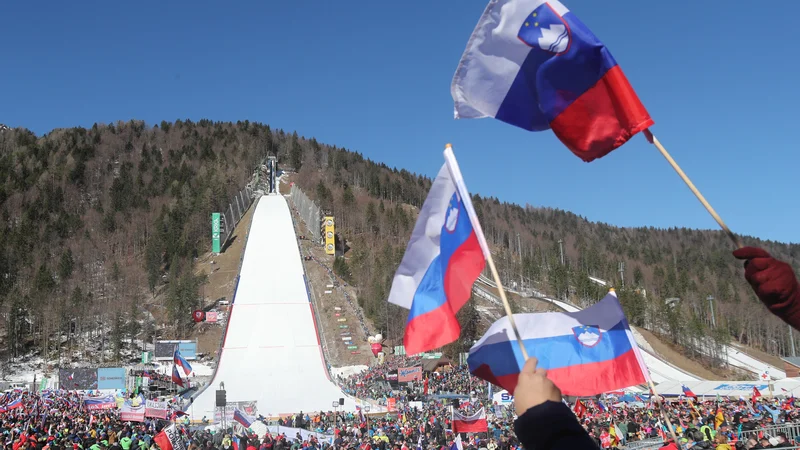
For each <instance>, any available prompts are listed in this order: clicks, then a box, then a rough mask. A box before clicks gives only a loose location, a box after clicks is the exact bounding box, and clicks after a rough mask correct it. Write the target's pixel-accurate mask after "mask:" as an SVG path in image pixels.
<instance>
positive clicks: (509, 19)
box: [450, 0, 653, 162]
mask: <svg viewBox="0 0 800 450" xmlns="http://www.w3.org/2000/svg"><path fill="white" fill-rule="evenodd" d="M450 90H451V94H452V96H453V100H454V102H455V116H456V118H482V117H494V118H496V119H499V120H501V121H503V122H506V123H509V124H511V125H515V126H518V127H520V128H524V129H526V130H529V131H542V130H547V129H552V130H553V132H554V133H555V134H556V136H557V137H558V138H559V139H560V140H561V142H563V143H564V145H566V146H567V147H568V148H569V149H570V150H571V151H572V152H573V153H574V154H575V155H577V156H578V157H579V158H581V159H582V160H584V161H587V162H589V161H592V160H594V159H596V158H600V157H602V156H605V155H606V154H608V153H609V152H611V151H612V150H614V149H615V148H617V147H619V146H621V145H623V144H624V143H625V142H627V141H628V140H629V139H630V138H631V137H633V136H634V135H635V134H636V133H638V132H640V131H642V130H645V129H646V128H648V127H649V126H651V125H653V120H652V119H651V118H650V115H649V114H648V112H647V110H646V109H645V108H644V106H643V105H642V103H641V101H640V100H639V98H638V97H637V96H636V93H635V92H634V90H633V88H632V87H631V85H630V84H629V83H628V80H627V78H626V77H625V74H623V73H622V70H621V69H620V67H619V65H618V64H617V62H616V60H615V59H614V57H613V56H611V53H610V52H609V50H608V49H607V48H606V46H605V45H603V43H602V42H600V40H599V39H597V37H595V35H594V34H592V32H591V31H590V30H589V29H588V28H587V27H586V25H584V24H583V23H582V22H581V21H580V20H579V19H578V18H577V17H576V16H575V14H573V13H572V12H570V10H568V9H567V8H566V7H565V6H564V5H563V4H561V3H560V2H559V1H557V0H492V1H491V2H490V3H489V5H488V6H487V7H486V10H485V11H484V13H483V15H482V16H481V18H480V20H479V21H478V24H477V26H476V27H475V30H474V31H473V32H472V35H471V36H470V38H469V41H468V43H467V48H466V49H465V50H464V54H463V56H462V57H461V61H460V63H459V65H458V68H457V69H456V73H455V76H454V77H453V82H452V85H451V88H450Z"/></svg>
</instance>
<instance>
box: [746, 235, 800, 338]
mask: <svg viewBox="0 0 800 450" xmlns="http://www.w3.org/2000/svg"><path fill="white" fill-rule="evenodd" d="M733 256H735V257H736V258H737V259H744V260H746V261H747V262H746V263H745V270H744V277H745V279H747V281H748V282H749V283H750V286H751V287H752V288H753V291H754V292H755V293H756V296H758V298H759V300H761V302H762V303H764V305H765V306H766V307H767V309H769V310H770V311H771V312H772V313H773V314H775V315H776V316H778V317H780V318H781V319H783V321H784V322H786V323H788V324H789V325H791V326H792V327H793V328H795V329H798V330H800V284H798V282H797V277H796V276H795V273H794V270H793V269H792V266H790V265H789V264H786V263H785V262H783V261H778V260H777V259H775V258H773V257H772V256H771V255H770V254H769V253H767V252H766V251H764V250H763V249H760V248H756V247H744V248H740V249H738V250H736V251H734V252H733Z"/></svg>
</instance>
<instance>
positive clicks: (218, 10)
mask: <svg viewBox="0 0 800 450" xmlns="http://www.w3.org/2000/svg"><path fill="white" fill-rule="evenodd" d="M162 3H163V4H162ZM564 3H565V4H566V6H567V7H569V8H570V9H571V10H572V11H573V12H574V13H576V14H577V15H578V16H579V17H580V18H581V19H582V21H583V22H584V23H586V24H587V26H589V27H590V28H591V29H592V30H593V31H594V33H595V34H596V35H597V36H598V37H599V38H600V39H601V40H603V41H604V42H605V44H606V45H607V46H608V47H609V48H610V49H611V51H612V53H613V54H614V56H615V58H616V59H617V61H618V62H619V63H620V65H621V67H622V68H623V70H624V71H625V73H626V75H627V76H628V78H629V79H630V81H631V83H632V84H633V86H634V88H635V89H636V90H637V92H638V94H639V96H640V97H641V99H642V101H643V102H644V104H645V106H646V107H647V108H648V110H649V111H650V113H651V115H652V116H653V118H654V119H655V121H656V125H655V126H654V127H653V128H652V130H653V132H654V133H655V135H656V136H657V137H658V138H659V139H660V140H661V141H662V143H664V145H665V146H666V147H667V149H669V151H670V152H671V153H672V155H673V157H674V158H675V159H676V160H677V161H678V163H680V164H681V165H682V167H683V169H684V170H685V171H686V172H687V174H688V175H689V176H690V177H691V178H692V179H693V180H694V181H695V183H696V184H697V186H698V188H699V189H700V190H701V191H702V192H703V193H704V194H705V195H706V197H707V198H708V200H709V201H710V202H711V204H712V205H714V206H715V208H716V209H717V211H718V212H719V214H720V215H721V216H722V218H723V219H724V220H725V221H726V222H727V223H728V225H729V226H730V227H731V228H732V229H733V230H734V231H735V232H738V233H742V234H748V235H755V236H758V237H762V238H765V239H774V240H781V241H791V242H800V231H798V226H797V223H798V222H800V207H798V206H800V202H799V201H798V200H797V196H798V195H797V194H798V188H797V179H798V177H797V170H798V167H800V153H799V152H798V151H797V141H796V139H795V138H794V135H795V133H794V130H795V129H796V128H797V117H798V115H797V114H796V113H793V112H792V111H794V110H795V108H794V107H795V105H797V104H800V90H798V88H797V85H796V80H797V77H798V75H797V74H798V71H799V70H800V62H798V59H797V58H795V57H794V55H796V54H797V50H796V46H795V45H794V44H792V42H794V40H795V37H796V36H795V35H794V32H793V31H792V30H793V28H794V27H795V25H796V18H797V17H798V16H800V3H798V2H789V1H779V2H777V3H772V4H771V8H772V10H773V13H771V14H769V15H768V16H763V17H762V18H763V20H758V10H757V9H756V10H754V9H753V5H752V4H751V3H744V2H732V3H730V2H729V3H726V4H725V5H724V6H722V7H721V5H720V4H719V3H718V2H707V1H706V2H695V3H693V4H692V5H691V7H685V5H684V6H683V7H678V5H677V4H676V3H674V2H642V1H634V0H616V1H613V2H598V1H594V0H593V1H588V0H572V1H569V0H565V2H564ZM737 5H738V6H737ZM485 6H486V1H485V0H459V1H444V0H442V1H438V0H437V1H408V2H386V1H374V0H371V1H367V0H348V1H312V0H307V1H302V2H299V1H286V2H277V1H250V2H210V1H191V2H190V1H171V2H152V1H140V2H135V3H130V2H127V3H126V2H108V1H105V2H99V1H81V2H44V1H24V2H8V3H7V4H5V5H4V6H3V16H4V17H3V19H4V20H3V26H2V27H0V42H3V43H4V44H3V49H2V59H1V60H0V90H2V91H1V92H2V94H0V123H5V124H7V125H10V126H24V127H28V128H30V129H32V130H34V131H35V132H37V133H40V134H41V133H44V132H47V131H49V130H51V129H53V128H57V127H68V126H76V125H81V126H91V124H92V123H94V122H110V121H116V120H128V119H132V118H135V119H142V120H145V121H147V122H148V123H154V122H159V121H161V120H164V119H166V120H174V119H176V118H191V119H194V120H197V119H201V118H208V119H212V120H230V121H236V120H244V119H249V120H251V121H260V122H265V123H268V124H270V125H273V126H275V127H280V128H284V129H287V130H297V131H298V133H299V134H301V135H305V136H308V137H310V136H314V137H316V138H317V139H318V140H320V141H323V142H327V143H330V144H336V145H338V146H343V147H346V148H348V149H351V150H356V151H359V152H361V153H363V154H364V155H365V156H367V157H369V158H371V159H373V160H377V161H382V162H385V163H387V164H389V165H393V166H398V167H405V168H407V169H409V170H411V171H414V172H418V173H424V174H427V175H429V176H433V175H435V173H436V172H437V171H438V168H439V166H440V165H441V163H442V158H441V151H442V149H443V147H444V144H445V143H447V142H452V143H453V146H454V149H455V152H456V155H457V156H458V158H459V162H460V164H461V166H462V170H463V172H464V175H465V177H466V180H467V183H468V186H469V187H470V190H472V191H473V192H478V193H480V194H482V195H491V196H496V197H498V198H500V199H501V200H506V201H512V202H516V203H520V204H523V205H524V204H525V203H529V204H532V205H537V206H549V207H556V208H561V209H566V210H570V211H573V212H575V213H577V214H580V215H582V216H584V217H587V218H589V219H591V220H597V221H603V222H607V223H611V224H615V225H622V226H641V225H647V226H656V227H669V226H685V227H691V228H711V229H715V228H716V224H715V222H714V221H713V220H712V219H711V217H710V216H709V215H708V214H707V213H706V212H705V210H704V209H703V208H702V206H701V205H700V203H699V202H697V201H696V200H695V199H694V197H693V195H692V194H691V192H690V191H689V190H688V189H687V188H686V186H685V185H684V184H683V183H682V182H681V181H680V179H679V178H678V177H677V175H676V174H675V173H674V172H673V171H672V169H671V168H670V167H669V166H668V165H667V163H666V161H664V160H663V158H662V157H661V156H660V154H659V153H658V152H657V151H656V149H655V148H653V147H652V146H650V145H648V144H647V143H646V141H645V139H644V137H642V136H637V137H635V138H634V139H633V140H632V141H631V142H629V143H628V144H626V145H625V146H624V147H622V148H620V149H618V150H616V151H615V152H613V153H612V154H610V155H608V156H606V157H605V158H603V159H601V160H598V161H595V162H592V163H590V164H586V163H583V162H582V161H580V160H579V159H578V158H576V157H575V156H573V155H572V154H571V153H570V152H569V151H568V150H566V148H564V147H563V146H562V145H561V144H560V143H559V142H558V140H557V139H556V138H555V137H554V136H553V135H552V134H551V133H550V132H542V133H529V132H525V131H523V130H520V129H516V128H514V127H512V126H510V125H506V124H503V123H500V122H497V121H495V120H492V119H481V120H460V121H455V120H453V112H452V110H453V105H452V99H451V97H450V92H449V86H450V81H451V79H452V76H453V72H454V70H455V68H456V65H457V63H458V60H459V58H460V56H461V53H462V51H463V50H464V46H465V44H466V41H467V38H468V37H469V35H470V33H471V31H472V29H473V27H474V26H475V23H476V22H477V20H478V17H479V16H480V14H481V12H482V11H483V9H484V7H485ZM775 11H777V12H778V13H774V12H775ZM754 19H756V20H754ZM756 31H758V32H761V33H762V35H760V38H759V35H758V33H756Z"/></svg>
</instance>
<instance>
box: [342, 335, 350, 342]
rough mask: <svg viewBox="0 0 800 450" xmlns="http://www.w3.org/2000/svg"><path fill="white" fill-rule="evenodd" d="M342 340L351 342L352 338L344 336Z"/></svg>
mask: <svg viewBox="0 0 800 450" xmlns="http://www.w3.org/2000/svg"><path fill="white" fill-rule="evenodd" d="M342 340H343V341H349V340H350V336H344V337H342Z"/></svg>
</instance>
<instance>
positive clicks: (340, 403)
mask: <svg viewBox="0 0 800 450" xmlns="http://www.w3.org/2000/svg"><path fill="white" fill-rule="evenodd" d="M339 406H344V399H343V398H340V399H339Z"/></svg>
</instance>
